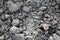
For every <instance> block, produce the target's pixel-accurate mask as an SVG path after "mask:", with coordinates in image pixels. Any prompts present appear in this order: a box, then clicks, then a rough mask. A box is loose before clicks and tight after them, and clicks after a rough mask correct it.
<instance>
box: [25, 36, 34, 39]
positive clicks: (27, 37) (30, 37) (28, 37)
mask: <svg viewBox="0 0 60 40" xmlns="http://www.w3.org/2000/svg"><path fill="white" fill-rule="evenodd" d="M25 39H26V40H33V37H32V36H26V37H25Z"/></svg>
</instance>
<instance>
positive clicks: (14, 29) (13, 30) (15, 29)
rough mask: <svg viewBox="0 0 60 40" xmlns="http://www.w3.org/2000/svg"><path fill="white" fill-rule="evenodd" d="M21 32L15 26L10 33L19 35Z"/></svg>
mask: <svg viewBox="0 0 60 40" xmlns="http://www.w3.org/2000/svg"><path fill="white" fill-rule="evenodd" d="M18 32H19V31H18V28H17V27H15V26H13V27H11V28H10V33H14V34H15V33H18Z"/></svg>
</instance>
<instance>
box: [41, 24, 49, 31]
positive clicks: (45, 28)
mask: <svg viewBox="0 0 60 40" xmlns="http://www.w3.org/2000/svg"><path fill="white" fill-rule="evenodd" d="M41 26H42V28H44V30H45V31H46V30H48V29H49V26H50V24H45V23H44V24H42V25H41Z"/></svg>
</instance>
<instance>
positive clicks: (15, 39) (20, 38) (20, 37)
mask: <svg viewBox="0 0 60 40" xmlns="http://www.w3.org/2000/svg"><path fill="white" fill-rule="evenodd" d="M12 39H13V40H25V37H24V34H16V35H14V36H13V37H12Z"/></svg>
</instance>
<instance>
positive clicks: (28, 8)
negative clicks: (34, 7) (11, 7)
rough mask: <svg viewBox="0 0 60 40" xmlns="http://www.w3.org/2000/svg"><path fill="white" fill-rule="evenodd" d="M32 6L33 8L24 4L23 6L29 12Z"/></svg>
mask: <svg viewBox="0 0 60 40" xmlns="http://www.w3.org/2000/svg"><path fill="white" fill-rule="evenodd" d="M30 8H31V7H30V6H29V7H27V6H24V7H23V10H24V11H25V12H29V10H30Z"/></svg>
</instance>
